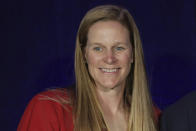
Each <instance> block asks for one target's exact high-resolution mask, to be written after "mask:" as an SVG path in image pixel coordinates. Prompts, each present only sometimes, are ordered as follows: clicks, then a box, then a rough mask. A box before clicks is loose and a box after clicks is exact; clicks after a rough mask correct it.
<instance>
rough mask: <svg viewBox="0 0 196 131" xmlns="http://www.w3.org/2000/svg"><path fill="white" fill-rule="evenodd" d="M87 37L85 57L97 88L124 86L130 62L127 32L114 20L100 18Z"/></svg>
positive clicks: (130, 53) (105, 88) (130, 48)
mask: <svg viewBox="0 0 196 131" xmlns="http://www.w3.org/2000/svg"><path fill="white" fill-rule="evenodd" d="M87 37H88V40H87V45H86V47H85V58H86V61H87V64H88V70H89V73H90V75H91V76H92V78H93V79H94V81H95V84H96V87H97V88H100V89H103V90H109V89H114V88H118V87H124V86H125V81H126V78H127V76H128V74H129V72H130V68H131V63H132V62H133V57H132V46H131V43H130V38H129V31H128V30H127V29H126V28H125V27H124V26H123V25H121V24H120V23H119V22H117V21H99V22H96V23H95V24H93V25H92V26H91V27H90V28H89V32H88V36H87Z"/></svg>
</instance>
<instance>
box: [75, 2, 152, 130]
mask: <svg viewBox="0 0 196 131" xmlns="http://www.w3.org/2000/svg"><path fill="white" fill-rule="evenodd" d="M110 20H112V21H117V22H119V23H121V24H122V25H123V26H124V27H125V28H127V29H128V31H129V33H130V41H131V42H130V43H131V44H132V47H133V59H134V62H133V63H132V66H131V71H130V73H129V75H128V78H127V81H126V85H125V92H124V97H123V98H124V102H125V104H126V107H125V108H126V109H127V110H128V113H129V118H128V123H127V124H128V129H127V131H156V124H155V120H154V119H155V117H154V112H153V106H152V102H151V97H150V95H149V91H148V82H147V76H146V71H145V65H144V56H143V49H142V44H141V40H140V35H139V31H138V29H137V26H136V24H135V22H134V19H133V18H132V16H131V15H130V13H129V12H128V10H126V9H124V8H122V7H119V6H114V5H103V6H98V7H95V8H93V9H91V10H89V11H88V12H87V13H86V15H85V16H84V18H83V19H82V21H81V23H80V26H79V29H78V33H77V38H76V49H75V76H76V98H75V102H74V107H73V108H74V127H75V129H74V130H75V131H103V130H104V131H105V130H106V131H108V130H109V129H108V128H107V125H106V123H105V121H104V118H103V113H102V111H101V107H100V105H99V102H98V100H97V97H96V93H95V86H96V85H95V82H94V80H93V79H92V77H91V76H90V74H89V71H88V67H87V64H86V62H85V57H84V48H85V47H86V44H87V40H88V37H87V35H88V31H89V28H90V27H91V26H92V25H93V24H94V23H96V22H98V21H110Z"/></svg>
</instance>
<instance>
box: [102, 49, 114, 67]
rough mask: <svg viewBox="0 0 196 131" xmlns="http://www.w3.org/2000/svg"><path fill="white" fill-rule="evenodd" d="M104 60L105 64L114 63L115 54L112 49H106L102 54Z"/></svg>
mask: <svg viewBox="0 0 196 131" xmlns="http://www.w3.org/2000/svg"><path fill="white" fill-rule="evenodd" d="M104 55H105V56H104V62H105V63H107V64H114V63H116V61H117V58H116V56H115V53H114V52H113V51H112V50H109V51H107V52H106V53H105V54H104Z"/></svg>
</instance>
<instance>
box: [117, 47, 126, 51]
mask: <svg viewBox="0 0 196 131" xmlns="http://www.w3.org/2000/svg"><path fill="white" fill-rule="evenodd" d="M124 49H125V48H124V47H116V50H117V51H121V50H124Z"/></svg>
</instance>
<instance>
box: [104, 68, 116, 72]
mask: <svg viewBox="0 0 196 131" xmlns="http://www.w3.org/2000/svg"><path fill="white" fill-rule="evenodd" d="M101 70H102V71H104V72H116V71H117V68H113V69H106V68H101Z"/></svg>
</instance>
